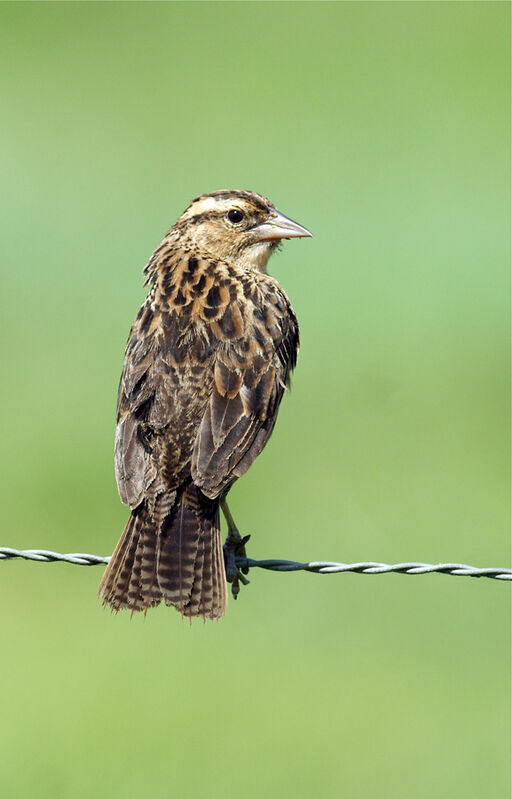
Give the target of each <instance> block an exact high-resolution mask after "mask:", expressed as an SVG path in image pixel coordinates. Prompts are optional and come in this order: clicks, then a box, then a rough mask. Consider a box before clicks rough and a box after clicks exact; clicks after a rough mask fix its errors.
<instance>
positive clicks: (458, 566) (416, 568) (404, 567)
mask: <svg viewBox="0 0 512 799" xmlns="http://www.w3.org/2000/svg"><path fill="white" fill-rule="evenodd" d="M13 558H23V559H24V560H35V561H39V562H40V563H52V562H54V561H63V562H64V563H73V564H74V565H76V566H98V565H99V564H101V563H103V564H105V563H108V562H109V560H110V557H102V556H101V555H89V554H86V553H84V552H69V553H67V554H63V553H61V552H52V551H51V550H48V549H12V548H11V547H0V560H11V559H13ZM236 565H237V566H238V568H240V569H244V568H248V569H255V568H257V569H267V570H269V571H276V572H295V571H307V572H313V573H315V574H343V573H345V572H352V573H354V574H390V573H391V572H395V573H396V574H433V573H437V574H450V575H452V576H454V577H490V578H491V579H494V580H512V569H503V568H494V567H492V568H484V569H479V568H477V567H476V566H468V565H467V564H466V563H437V564H434V563H416V562H411V563H394V564H390V563H377V562H374V561H363V562H361V563H337V562H336V561H330V560H316V561H310V562H308V563H299V562H298V561H294V560H254V559H253V558H236Z"/></svg>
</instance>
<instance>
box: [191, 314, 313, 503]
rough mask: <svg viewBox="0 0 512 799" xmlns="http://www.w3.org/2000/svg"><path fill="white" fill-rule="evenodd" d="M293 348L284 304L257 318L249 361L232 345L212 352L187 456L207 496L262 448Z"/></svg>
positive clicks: (294, 331)
mask: <svg viewBox="0 0 512 799" xmlns="http://www.w3.org/2000/svg"><path fill="white" fill-rule="evenodd" d="M263 325H264V327H263ZM298 344H299V332H298V325H297V320H296V318H295V315H294V313H293V310H292V309H291V307H290V306H289V305H288V303H286V306H282V307H281V308H279V309H276V308H273V309H272V312H271V313H269V312H268V311H267V313H266V314H259V315H258V325H257V326H256V327H255V328H254V329H253V331H252V337H251V342H250V345H251V347H249V342H247V344H246V349H249V348H252V349H254V348H255V349H256V351H255V352H253V353H252V354H251V355H250V356H246V357H245V358H244V357H243V356H241V355H240V352H239V351H237V350H236V348H235V347H234V346H233V345H231V346H230V347H226V348H220V349H219V350H218V352H217V358H216V363H215V367H214V381H213V389H212V393H211V396H210V401H209V403H208V405H207V407H206V411H205V414H204V416H203V419H202V422H201V425H200V427H199V431H198V434H197V438H196V442H195V446H194V451H193V453H192V478H193V480H194V482H195V483H196V485H198V486H199V487H200V488H201V489H202V491H203V492H204V493H205V494H206V495H207V496H209V497H211V498H214V497H216V496H218V495H219V494H221V493H223V492H224V491H225V490H227V489H228V488H229V486H230V485H231V484H232V483H233V482H234V481H235V480H236V479H237V478H238V477H241V476H242V475H243V474H245V472H246V471H247V469H248V468H249V466H250V465H251V464H252V463H253V461H254V459H255V458H256V457H257V456H258V455H259V453H260V452H261V450H262V449H263V447H264V446H265V444H266V443H267V441H268V439H269V437H270V434H271V433H272V430H273V428H274V424H275V421H276V418H277V412H278V410H279V403H280V402H281V398H282V396H283V392H284V389H285V387H286V385H287V382H288V376H289V372H290V371H291V369H293V368H294V366H295V361H296V357H297V351H298Z"/></svg>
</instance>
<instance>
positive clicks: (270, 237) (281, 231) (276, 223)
mask: <svg viewBox="0 0 512 799" xmlns="http://www.w3.org/2000/svg"><path fill="white" fill-rule="evenodd" d="M254 234H255V235H256V236H257V237H258V239H259V240H260V241H276V240H277V239H296V238H300V237H303V236H309V237H311V236H312V235H313V234H312V233H310V232H309V230H308V229H307V228H305V227H302V225H299V223H298V222H294V221H293V219H290V218H289V217H288V216H285V215H284V214H282V213H281V211H278V210H277V209H276V210H275V211H274V212H273V213H272V214H271V215H270V217H269V218H268V220H267V221H266V222H264V223H263V224H262V225H258V227H256V228H254Z"/></svg>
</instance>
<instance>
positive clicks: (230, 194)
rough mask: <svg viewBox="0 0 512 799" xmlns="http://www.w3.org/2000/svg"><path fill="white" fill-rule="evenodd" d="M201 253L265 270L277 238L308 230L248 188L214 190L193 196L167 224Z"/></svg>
mask: <svg viewBox="0 0 512 799" xmlns="http://www.w3.org/2000/svg"><path fill="white" fill-rule="evenodd" d="M173 232H176V233H177V234H178V235H179V237H180V239H186V240H188V244H189V246H191V248H192V249H195V251H196V252H197V253H198V254H199V255H201V254H203V253H204V254H206V255H208V256H210V257H211V256H215V257H216V258H222V259H224V260H232V259H236V260H237V262H238V263H239V264H240V265H242V266H245V267H246V268H249V269H258V270H260V271H265V267H266V264H267V261H268V259H269V257H270V255H271V253H272V251H273V250H274V249H275V248H276V246H277V245H278V244H279V242H280V241H281V239H292V238H298V237H302V236H311V233H310V232H309V230H306V228H305V227H302V225H299V224H298V223H297V222H294V221H293V220H292V219H289V218H288V217H287V216H285V215H284V214H282V213H281V212H280V211H278V210H277V208H275V207H274V205H272V203H271V202H270V201H269V200H267V199H266V198H265V197H261V196H260V195H259V194H254V193H253V192H250V191H234V190H226V191H216V192H212V193H211V194H202V195H201V196H200V197H196V199H195V200H193V201H192V203H191V204H190V205H189V207H188V208H187V209H186V211H185V212H184V213H183V214H182V216H181V217H180V218H179V219H178V221H177V222H176V224H175V225H174V226H173V227H172V228H171V231H170V233H171V234H172V233H173Z"/></svg>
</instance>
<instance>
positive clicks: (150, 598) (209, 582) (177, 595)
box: [99, 484, 227, 619]
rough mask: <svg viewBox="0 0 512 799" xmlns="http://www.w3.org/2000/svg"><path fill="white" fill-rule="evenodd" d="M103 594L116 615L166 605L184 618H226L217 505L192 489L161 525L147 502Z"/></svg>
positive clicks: (132, 521)
mask: <svg viewBox="0 0 512 799" xmlns="http://www.w3.org/2000/svg"><path fill="white" fill-rule="evenodd" d="M99 595H100V596H101V597H102V598H103V604H104V605H110V607H111V608H112V609H113V610H116V611H117V610H119V609H120V608H128V609H129V610H131V611H132V613H133V612H135V611H141V610H142V611H144V612H146V611H147V610H148V608H150V607H152V606H154V605H158V604H159V603H160V602H161V601H162V600H163V601H164V602H165V603H166V604H167V605H174V607H176V608H177V609H178V610H179V611H180V613H181V614H182V615H183V616H188V617H192V616H202V617H203V618H204V619H218V618H220V616H223V615H224V613H225V612H226V605H227V589H226V575H225V569H224V557H223V552H222V542H221V536H220V521H219V504H218V502H217V501H212V500H208V499H207V498H206V497H204V495H203V494H201V492H200V491H199V489H198V488H196V486H194V485H193V484H189V485H188V486H187V487H186V488H185V490H184V491H182V492H181V493H180V494H179V495H178V496H177V498H176V501H175V502H174V505H173V506H172V507H171V509H170V511H169V513H168V514H167V516H166V517H165V518H164V520H163V521H162V523H161V524H160V525H158V524H157V523H156V522H155V521H154V520H153V519H152V516H151V514H150V511H149V509H148V507H147V505H146V504H145V503H143V504H142V505H139V507H138V508H135V510H134V511H132V514H131V516H130V518H129V520H128V524H127V525H126V527H125V529H124V532H123V534H122V536H121V538H120V540H119V542H118V544H117V546H116V548H115V550H114V553H113V555H112V557H111V559H110V562H109V564H108V566H107V568H106V569H105V573H104V575H103V578H102V580H101V583H100V587H99Z"/></svg>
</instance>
